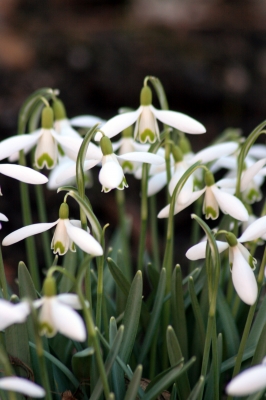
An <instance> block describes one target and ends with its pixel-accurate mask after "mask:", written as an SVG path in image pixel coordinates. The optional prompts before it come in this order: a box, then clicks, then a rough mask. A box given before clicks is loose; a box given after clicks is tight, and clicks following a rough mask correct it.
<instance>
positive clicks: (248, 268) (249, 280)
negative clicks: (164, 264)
mask: <svg viewBox="0 0 266 400" xmlns="http://www.w3.org/2000/svg"><path fill="white" fill-rule="evenodd" d="M265 218H266V217H265ZM257 221H258V220H257ZM257 221H255V222H254V223H252V224H251V225H249V227H248V228H247V229H246V230H245V232H244V233H243V234H242V235H241V236H240V237H239V238H238V239H237V238H236V237H235V235H234V234H233V233H229V232H227V233H226V234H225V237H226V240H227V243H226V242H221V241H216V243H217V247H218V251H219V253H221V252H222V251H224V250H226V249H229V264H230V267H231V272H232V280H233V285H234V288H235V290H236V292H237V294H238V296H239V297H240V298H241V300H242V301H243V302H244V303H246V304H249V305H252V304H254V303H255V301H256V300H257V296H258V286H257V281H256V277H255V275H254V273H253V270H254V269H255V268H256V263H257V260H256V259H255V258H254V257H252V255H251V254H250V252H249V251H248V250H247V249H246V247H244V246H243V244H242V243H243V242H248V241H251V240H254V239H255V238H259V237H261V230H260V229H259V227H260V225H261V224H262V222H260V223H258V222H257ZM264 224H265V222H264ZM265 231H266V229H265ZM206 245H207V242H206V241H203V242H200V243H198V244H196V245H195V246H192V247H191V248H190V249H188V251H187V252H186V257H187V258H188V259H189V260H199V259H202V258H205V254H206Z"/></svg>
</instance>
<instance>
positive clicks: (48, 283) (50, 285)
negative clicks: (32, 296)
mask: <svg viewBox="0 0 266 400" xmlns="http://www.w3.org/2000/svg"><path fill="white" fill-rule="evenodd" d="M43 295H44V296H46V297H52V296H56V284H55V279H54V278H53V277H52V276H50V277H47V278H45V280H44V282H43Z"/></svg>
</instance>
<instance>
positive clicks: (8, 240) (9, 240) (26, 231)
mask: <svg viewBox="0 0 266 400" xmlns="http://www.w3.org/2000/svg"><path fill="white" fill-rule="evenodd" d="M58 221H59V219H58V220H57V221H55V222H50V223H46V222H43V223H40V224H33V225H28V226H24V227H23V228H20V229H18V230H16V231H14V232H12V233H10V234H9V235H7V236H6V237H5V238H4V240H3V242H2V245H3V246H10V245H11V244H13V243H17V242H19V241H20V240H23V239H25V238H26V237H28V236H32V235H37V234H38V233H41V232H45V231H48V229H51V228H52V227H53V226H55V225H56V224H57V223H58Z"/></svg>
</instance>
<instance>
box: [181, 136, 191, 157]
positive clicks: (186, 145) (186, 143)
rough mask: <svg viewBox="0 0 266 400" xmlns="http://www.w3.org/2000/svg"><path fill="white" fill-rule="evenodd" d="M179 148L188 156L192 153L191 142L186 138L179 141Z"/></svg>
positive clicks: (183, 137)
mask: <svg viewBox="0 0 266 400" xmlns="http://www.w3.org/2000/svg"><path fill="white" fill-rule="evenodd" d="M179 147H180V149H181V150H182V152H183V154H188V153H190V152H191V145H190V141H189V140H188V138H187V137H186V136H182V137H181V138H180V140H179Z"/></svg>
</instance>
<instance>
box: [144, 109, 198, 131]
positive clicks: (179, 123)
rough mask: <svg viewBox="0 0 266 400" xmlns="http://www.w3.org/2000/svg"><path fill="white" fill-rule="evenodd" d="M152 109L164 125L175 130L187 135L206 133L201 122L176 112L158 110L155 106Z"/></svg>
mask: <svg viewBox="0 0 266 400" xmlns="http://www.w3.org/2000/svg"><path fill="white" fill-rule="evenodd" d="M150 107H151V110H152V112H153V113H154V115H155V117H156V118H157V119H159V121H161V122H163V123H164V124H167V125H169V126H172V127H173V128H176V129H179V130H180V131H182V132H186V133H194V134H198V133H205V132H206V129H205V127H204V126H203V125H202V124H201V123H200V122H198V121H196V120H195V119H193V118H191V117H189V116H188V115H186V114H182V113H180V112H176V111H167V110H157V109H156V108H154V107H153V106H150Z"/></svg>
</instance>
